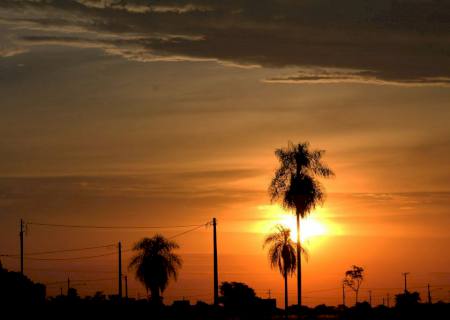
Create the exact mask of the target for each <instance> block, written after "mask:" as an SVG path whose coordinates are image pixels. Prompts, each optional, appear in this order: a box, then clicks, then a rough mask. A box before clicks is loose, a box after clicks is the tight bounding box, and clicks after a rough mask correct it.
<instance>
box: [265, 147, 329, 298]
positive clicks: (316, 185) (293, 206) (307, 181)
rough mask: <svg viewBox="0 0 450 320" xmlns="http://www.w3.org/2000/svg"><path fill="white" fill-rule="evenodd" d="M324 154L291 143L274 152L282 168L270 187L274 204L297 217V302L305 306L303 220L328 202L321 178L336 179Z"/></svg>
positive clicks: (276, 172) (277, 172) (278, 170)
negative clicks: (292, 212)
mask: <svg viewBox="0 0 450 320" xmlns="http://www.w3.org/2000/svg"><path fill="white" fill-rule="evenodd" d="M324 153H325V151H324V150H310V146H309V143H308V142H303V143H299V144H293V143H292V142H289V143H288V146H287V148H280V149H276V150H275V155H276V156H277V158H278V160H279V162H280V166H279V168H278V169H277V170H276V171H275V176H274V177H273V179H272V182H271V184H270V186H269V194H270V197H271V201H272V202H274V201H280V202H281V205H282V206H283V207H284V208H285V209H289V210H295V214H296V216H297V291H298V295H297V299H298V306H299V307H300V306H301V304H302V265H301V249H300V248H301V243H300V218H304V217H305V216H306V215H307V214H308V213H309V212H311V210H313V209H314V208H315V207H316V206H317V205H319V204H322V203H323V201H324V198H325V194H324V189H323V187H322V185H321V184H320V182H319V181H318V178H320V177H323V178H328V177H331V176H334V173H333V171H332V170H331V169H330V168H329V167H328V166H327V165H326V164H324V163H323V162H322V156H323V154H324Z"/></svg>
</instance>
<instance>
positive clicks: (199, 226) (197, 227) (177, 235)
mask: <svg viewBox="0 0 450 320" xmlns="http://www.w3.org/2000/svg"><path fill="white" fill-rule="evenodd" d="M209 224H210V223H209V222H208V223H205V224H201V225H198V226H196V227H195V228H192V229H189V230H187V231H183V232H180V233H178V234H176V235H174V236H171V237H169V238H168V239H170V240H171V239H174V238H177V237H180V236H182V235H185V234H186V233H189V232H192V231H195V230H197V229H200V228H201V227H205V226H208V225H209Z"/></svg>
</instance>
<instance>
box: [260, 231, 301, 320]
mask: <svg viewBox="0 0 450 320" xmlns="http://www.w3.org/2000/svg"><path fill="white" fill-rule="evenodd" d="M275 228H276V231H275V232H273V233H271V234H269V235H268V236H267V237H266V238H265V239H264V245H263V247H266V246H269V252H268V257H269V262H270V266H271V267H272V268H273V269H276V268H278V270H279V271H280V273H281V275H282V276H283V278H284V309H285V317H286V319H287V317H288V305H289V304H288V281H287V280H288V276H291V275H292V274H294V272H295V267H296V260H295V258H296V254H295V253H296V249H295V244H294V241H292V239H291V230H290V229H289V228H286V227H284V226H282V225H277V226H276V227H275ZM301 250H303V248H301ZM303 251H304V250H303Z"/></svg>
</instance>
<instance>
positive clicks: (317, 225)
mask: <svg viewBox="0 0 450 320" xmlns="http://www.w3.org/2000/svg"><path fill="white" fill-rule="evenodd" d="M279 223H280V224H281V225H284V226H286V227H288V228H289V229H291V238H292V240H294V241H297V221H296V218H295V216H294V215H289V214H286V215H285V216H284V217H282V218H281V219H280V222H279ZM326 233H327V229H326V226H325V225H324V224H323V223H321V222H319V221H318V220H317V219H316V218H314V216H308V217H307V218H304V219H302V220H301V221H300V241H301V242H304V241H306V240H308V239H310V238H312V237H316V236H322V235H325V234H326Z"/></svg>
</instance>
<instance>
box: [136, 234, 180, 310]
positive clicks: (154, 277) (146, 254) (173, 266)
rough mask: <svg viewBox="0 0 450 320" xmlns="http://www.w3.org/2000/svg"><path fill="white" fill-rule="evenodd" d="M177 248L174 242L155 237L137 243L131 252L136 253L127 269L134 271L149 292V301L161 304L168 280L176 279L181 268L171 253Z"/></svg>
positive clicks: (177, 259)
mask: <svg viewBox="0 0 450 320" xmlns="http://www.w3.org/2000/svg"><path fill="white" fill-rule="evenodd" d="M178 248H179V246H178V244H177V243H176V242H174V241H170V240H168V239H166V238H164V237H163V236H162V235H159V234H158V235H155V236H153V237H152V238H143V239H142V240H140V241H139V242H137V243H136V244H135V245H134V247H133V250H134V251H137V253H136V255H135V256H134V257H133V258H132V259H131V262H130V264H129V268H131V269H135V271H136V278H137V279H138V280H139V281H140V282H141V283H142V284H143V285H144V286H145V287H146V289H147V291H150V299H151V300H152V301H153V302H155V303H157V304H160V303H162V297H161V296H162V293H163V292H164V290H165V289H166V288H167V285H168V284H169V280H170V279H171V278H173V279H174V280H176V279H177V276H178V270H179V269H180V268H181V266H182V260H181V258H180V257H179V256H178V255H177V254H175V253H173V250H174V249H178Z"/></svg>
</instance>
